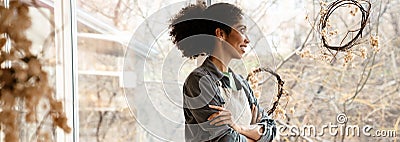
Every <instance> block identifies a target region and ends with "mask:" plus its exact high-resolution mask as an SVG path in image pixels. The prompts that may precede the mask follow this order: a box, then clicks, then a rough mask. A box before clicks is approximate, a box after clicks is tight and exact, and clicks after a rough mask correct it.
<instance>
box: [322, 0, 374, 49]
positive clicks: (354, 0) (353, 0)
mask: <svg viewBox="0 0 400 142" xmlns="http://www.w3.org/2000/svg"><path fill="white" fill-rule="evenodd" d="M363 3H366V4H367V5H368V7H367V8H365V7H363V5H362V4H363ZM351 5H353V6H356V7H358V9H359V10H360V12H361V22H360V28H359V29H357V30H349V31H347V33H346V35H345V37H344V38H343V39H342V40H341V43H340V45H339V46H334V45H331V44H329V43H328V41H327V37H326V31H327V27H328V26H327V25H328V24H327V23H328V21H329V17H330V16H331V15H332V13H333V12H334V11H335V10H337V8H339V7H343V6H351ZM370 9H371V3H370V2H368V1H365V0H337V1H335V2H332V3H330V4H329V5H328V6H327V7H326V10H321V19H320V21H319V22H320V23H319V32H320V33H321V40H322V43H323V46H324V47H326V48H328V49H331V50H336V51H346V50H347V49H350V48H351V47H353V46H354V45H356V41H357V40H358V39H359V38H361V37H362V32H363V30H364V28H365V26H366V25H367V22H368V18H369V14H370ZM354 13H355V12H354ZM324 31H325V32H324ZM355 32H357V34H356V36H354V37H353V38H352V39H351V40H350V41H349V42H347V43H346V44H343V42H344V40H345V39H346V37H347V36H348V35H349V33H355Z"/></svg>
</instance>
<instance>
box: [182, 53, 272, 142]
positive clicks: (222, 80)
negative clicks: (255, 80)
mask: <svg viewBox="0 0 400 142" xmlns="http://www.w3.org/2000/svg"><path fill="white" fill-rule="evenodd" d="M229 72H232V74H233V78H234V82H235V85H236V89H238V90H240V89H244V92H245V93H246V96H247V99H248V101H249V104H250V109H251V113H252V119H251V124H252V125H261V126H262V127H263V128H264V133H263V134H262V136H261V138H260V139H259V140H258V141H261V142H266V141H272V139H273V138H274V137H275V135H276V124H275V121H274V120H273V119H271V118H270V117H269V116H268V115H267V113H266V111H264V109H263V108H262V107H260V106H259V103H258V101H257V99H256V98H255V96H254V94H253V91H252V90H251V88H250V86H249V84H248V82H247V81H246V80H245V79H243V77H242V76H240V75H237V74H235V73H233V71H232V70H231V69H229ZM229 84H230V83H229V78H228V77H227V76H224V75H223V73H222V72H220V71H219V70H218V69H217V68H216V67H215V65H214V64H213V63H212V62H211V59H210V57H208V58H207V59H206V60H205V61H204V63H203V64H202V65H201V66H200V67H198V68H196V69H195V70H194V71H192V72H191V73H190V74H189V76H188V77H187V79H186V81H185V84H184V86H183V94H184V96H183V110H184V116H185V140H186V141H188V142H199V141H212V142H214V141H218V142H245V141H247V140H246V136H244V135H242V134H239V133H238V132H236V131H235V130H234V129H232V128H231V127H230V126H228V125H221V126H214V125H210V121H208V120H207V118H208V117H209V116H210V115H211V114H213V113H216V112H218V110H215V109H212V108H209V106H208V105H216V106H222V105H223V104H225V101H224V99H223V97H222V96H221V94H220V91H219V89H218V86H221V87H230V86H229Z"/></svg>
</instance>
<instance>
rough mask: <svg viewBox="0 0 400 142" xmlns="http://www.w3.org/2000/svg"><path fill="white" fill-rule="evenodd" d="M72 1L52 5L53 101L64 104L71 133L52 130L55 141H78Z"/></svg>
mask: <svg viewBox="0 0 400 142" xmlns="http://www.w3.org/2000/svg"><path fill="white" fill-rule="evenodd" d="M75 9H76V1H75V0H56V1H55V5H54V23H55V28H56V29H55V30H56V33H55V39H56V40H55V46H56V54H57V57H56V58H57V64H56V97H57V99H59V100H62V101H63V103H64V112H65V113H66V116H67V118H68V122H67V123H68V125H69V126H70V127H71V128H72V131H71V133H69V134H67V133H64V131H63V130H61V129H57V130H56V141H58V142H71V141H75V142H78V141H79V107H78V104H79V101H78V93H77V86H78V82H77V57H76V52H77V36H76V35H77V34H76V33H77V28H76V25H77V21H76V10H75Z"/></svg>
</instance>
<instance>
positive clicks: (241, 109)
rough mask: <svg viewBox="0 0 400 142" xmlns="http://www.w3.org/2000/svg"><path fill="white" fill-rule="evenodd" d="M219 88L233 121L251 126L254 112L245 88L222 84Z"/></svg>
mask: <svg viewBox="0 0 400 142" xmlns="http://www.w3.org/2000/svg"><path fill="white" fill-rule="evenodd" d="M218 88H219V90H220V92H221V96H222V97H223V98H224V101H225V104H224V105H223V107H224V108H225V109H227V110H229V111H231V114H232V117H233V121H234V122H235V123H236V124H239V125H244V126H250V123H251V117H252V114H251V110H250V105H249V102H248V100H247V96H246V93H245V92H244V89H243V88H242V89H240V90H234V89H231V88H223V87H221V86H218Z"/></svg>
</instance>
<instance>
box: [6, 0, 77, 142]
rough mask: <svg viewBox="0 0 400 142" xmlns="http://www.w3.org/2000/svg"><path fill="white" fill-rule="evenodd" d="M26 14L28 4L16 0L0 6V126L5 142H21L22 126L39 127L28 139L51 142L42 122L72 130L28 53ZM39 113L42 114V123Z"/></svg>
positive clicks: (38, 63)
mask: <svg viewBox="0 0 400 142" xmlns="http://www.w3.org/2000/svg"><path fill="white" fill-rule="evenodd" d="M28 12H29V8H28V5H27V4H25V3H22V2H19V1H12V2H10V3H9V7H5V6H0V14H1V16H0V34H1V35H4V36H3V37H2V38H1V39H0V45H1V49H2V50H1V54H0V63H1V68H0V88H1V91H0V126H1V131H2V132H3V133H4V134H5V141H7V142H16V141H20V139H21V136H20V131H21V129H23V128H21V127H22V126H21V124H22V123H34V124H37V125H38V126H37V128H36V132H35V133H34V134H35V136H33V139H31V140H36V141H49V140H51V137H50V136H51V132H49V131H44V130H42V127H43V126H42V125H44V124H45V123H44V122H46V124H48V122H51V123H50V124H51V125H53V126H54V127H60V128H61V129H63V130H64V131H65V132H68V133H69V132H70V131H71V128H70V127H69V126H68V125H67V118H66V115H65V113H64V112H63V105H62V102H60V101H57V100H56V99H55V98H54V96H53V95H54V90H53V88H52V87H51V86H50V85H49V83H48V75H47V73H46V72H45V71H44V70H43V69H42V64H41V61H40V60H39V58H38V57H37V56H35V55H33V54H32V53H31V52H30V48H31V44H32V42H31V41H30V40H29V39H27V37H26V36H25V33H24V32H25V31H26V29H28V28H29V27H30V25H31V18H30V17H29V15H28ZM41 110H44V111H41ZM39 113H42V115H43V114H44V115H43V119H42V120H39V119H40V117H38V116H41V114H39ZM49 118H50V119H49Z"/></svg>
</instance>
